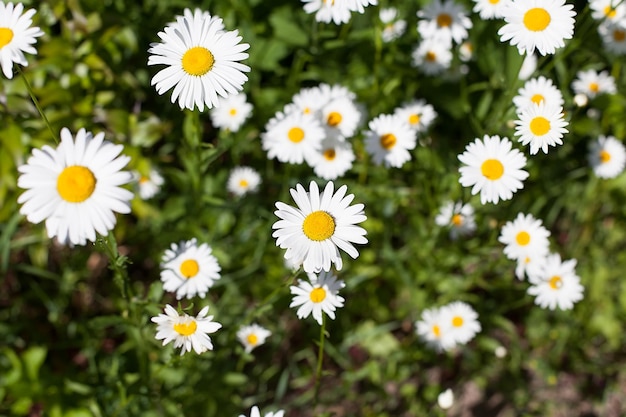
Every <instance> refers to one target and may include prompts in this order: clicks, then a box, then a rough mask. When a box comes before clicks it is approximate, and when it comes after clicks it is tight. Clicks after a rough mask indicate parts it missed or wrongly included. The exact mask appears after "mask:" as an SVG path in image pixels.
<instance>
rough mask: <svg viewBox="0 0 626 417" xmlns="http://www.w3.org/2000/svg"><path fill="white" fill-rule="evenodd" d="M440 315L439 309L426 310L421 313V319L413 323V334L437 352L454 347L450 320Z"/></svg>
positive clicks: (440, 310) (441, 311)
mask: <svg viewBox="0 0 626 417" xmlns="http://www.w3.org/2000/svg"><path fill="white" fill-rule="evenodd" d="M442 313H444V311H443V310H442V309H440V308H430V309H426V310H424V311H422V316H421V319H420V320H418V321H416V322H415V333H416V334H417V335H418V336H419V338H420V339H422V340H423V341H424V342H425V343H426V344H427V345H428V346H430V347H432V348H433V349H435V350H436V351H437V352H441V351H442V350H450V349H452V348H454V347H455V346H456V342H455V341H454V338H453V337H452V333H451V331H452V329H451V320H448V319H447V317H445V315H444V314H442Z"/></svg>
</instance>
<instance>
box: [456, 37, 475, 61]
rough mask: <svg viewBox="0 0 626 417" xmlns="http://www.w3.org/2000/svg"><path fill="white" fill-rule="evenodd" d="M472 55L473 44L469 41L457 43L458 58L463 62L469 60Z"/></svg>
mask: <svg viewBox="0 0 626 417" xmlns="http://www.w3.org/2000/svg"><path fill="white" fill-rule="evenodd" d="M473 56H474V44H473V43H472V42H470V41H465V42H463V43H462V44H460V45H459V59H460V60H461V61H463V62H467V61H470V60H471V59H472V57H473Z"/></svg>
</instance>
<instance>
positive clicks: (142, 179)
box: [139, 175, 150, 184]
mask: <svg viewBox="0 0 626 417" xmlns="http://www.w3.org/2000/svg"><path fill="white" fill-rule="evenodd" d="M148 181H150V178H148V177H146V176H143V175H142V176H141V177H140V178H139V184H145V183H147V182H148Z"/></svg>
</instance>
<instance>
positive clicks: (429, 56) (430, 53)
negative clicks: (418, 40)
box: [426, 51, 437, 62]
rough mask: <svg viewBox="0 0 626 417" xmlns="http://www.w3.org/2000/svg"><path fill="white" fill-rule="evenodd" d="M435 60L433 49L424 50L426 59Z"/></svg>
mask: <svg viewBox="0 0 626 417" xmlns="http://www.w3.org/2000/svg"><path fill="white" fill-rule="evenodd" d="M436 60H437V55H435V53H434V52H433V51H428V52H426V61H428V62H435V61H436Z"/></svg>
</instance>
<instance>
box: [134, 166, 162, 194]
mask: <svg viewBox="0 0 626 417" xmlns="http://www.w3.org/2000/svg"><path fill="white" fill-rule="evenodd" d="M133 178H134V179H135V181H137V189H138V192H139V197H140V198H141V199H142V200H148V199H150V198H152V197H154V196H155V195H157V193H158V192H159V191H160V190H161V186H162V185H163V183H164V182H165V180H164V179H163V177H162V176H161V174H159V171H157V170H156V169H151V170H150V174H148V175H142V174H141V173H140V172H139V171H135V172H133Z"/></svg>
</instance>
